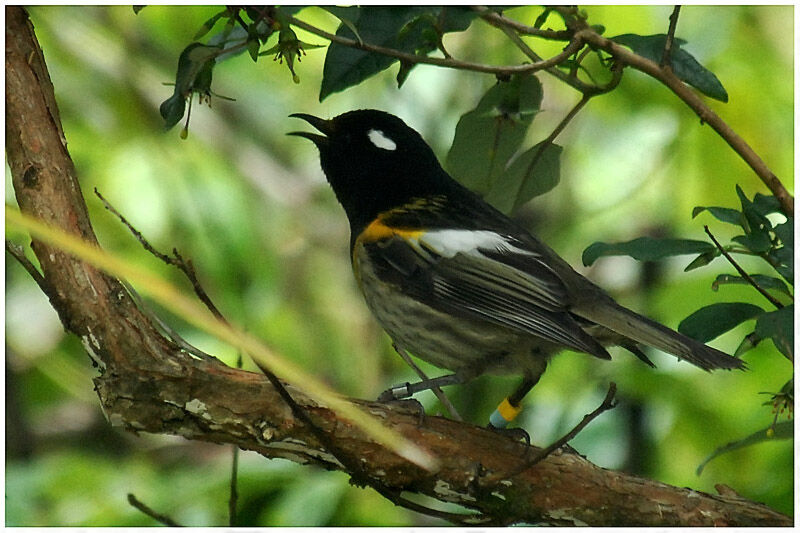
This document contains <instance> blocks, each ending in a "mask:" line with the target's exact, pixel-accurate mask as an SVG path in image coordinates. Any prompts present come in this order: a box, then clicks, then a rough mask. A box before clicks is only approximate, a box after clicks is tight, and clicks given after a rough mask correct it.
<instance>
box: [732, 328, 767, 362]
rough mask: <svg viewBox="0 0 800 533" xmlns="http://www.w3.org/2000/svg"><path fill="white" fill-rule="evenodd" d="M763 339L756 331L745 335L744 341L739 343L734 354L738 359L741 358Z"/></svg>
mask: <svg viewBox="0 0 800 533" xmlns="http://www.w3.org/2000/svg"><path fill="white" fill-rule="evenodd" d="M762 340H763V339H762V338H761V337H759V336H758V335H756V334H755V333H751V334H750V335H745V337H744V339H742V342H741V343H739V347H738V348H736V351H735V352H734V353H733V356H734V357H736V358H737V359H738V358H740V357H741V356H742V355H743V354H745V353H747V352H749V351H750V350H752V349H753V348H755V347H756V346H758V345H759V343H760V342H761V341H762Z"/></svg>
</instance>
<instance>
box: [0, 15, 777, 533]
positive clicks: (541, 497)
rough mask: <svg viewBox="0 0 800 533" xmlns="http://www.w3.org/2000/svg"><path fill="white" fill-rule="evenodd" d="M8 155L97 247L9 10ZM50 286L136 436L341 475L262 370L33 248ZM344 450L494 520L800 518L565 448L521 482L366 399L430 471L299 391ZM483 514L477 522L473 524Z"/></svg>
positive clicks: (763, 521) (68, 261)
mask: <svg viewBox="0 0 800 533" xmlns="http://www.w3.org/2000/svg"><path fill="white" fill-rule="evenodd" d="M6 150H7V155H8V162H9V166H10V168H11V173H12V177H13V184H14V190H15V193H16V196H17V201H18V203H19V206H20V209H21V210H22V211H24V212H25V213H27V214H30V215H33V216H36V217H38V218H39V219H41V220H43V221H45V222H46V223H48V224H50V225H53V226H56V227H59V228H62V229H64V230H66V231H69V232H71V233H73V234H76V235H79V236H81V237H82V238H83V239H85V240H87V241H89V242H91V243H94V244H96V242H97V241H96V238H95V236H94V232H93V230H92V227H91V224H90V221H89V218H88V214H87V211H86V205H85V203H84V200H83V196H82V194H81V189H80V185H79V183H78V180H77V176H76V172H75V168H74V166H73V164H72V161H71V159H70V157H69V154H68V152H67V148H66V142H65V140H64V136H63V134H62V131H61V123H60V119H59V116H58V109H57V106H56V103H55V98H54V96H53V90H52V85H51V83H50V79H49V76H48V74H47V70H46V66H45V63H44V58H43V56H42V54H41V51H40V50H39V47H38V44H37V42H36V38H35V35H34V32H33V27H32V25H31V24H30V21H29V20H28V17H27V13H26V12H25V10H24V9H23V8H21V7H17V6H12V7H6ZM32 247H33V250H34V252H35V254H36V256H37V258H38V260H39V262H40V265H41V269H42V273H43V275H44V282H43V283H41V285H42V289H43V290H44V291H45V292H46V294H47V295H48V297H49V298H50V301H51V303H52V305H53V307H54V308H55V309H56V311H57V312H58V314H59V316H60V318H61V320H62V322H63V323H64V326H65V327H66V328H67V329H68V330H69V331H71V332H72V333H74V334H75V335H78V336H79V337H80V338H81V339H82V340H83V343H84V346H85V347H86V349H87V352H88V353H89V354H90V356H91V357H92V358H93V360H95V361H96V362H97V363H98V367H99V375H98V376H97V377H96V378H95V385H96V389H97V392H98V395H99V398H100V402H101V405H102V407H103V410H104V412H105V414H106V416H107V418H108V420H109V421H110V422H111V423H112V424H113V425H115V426H119V427H120V428H124V429H127V430H132V431H146V432H151V433H169V434H176V435H181V436H183V437H185V438H188V439H196V440H204V441H209V442H216V443H233V444H236V445H238V446H240V447H242V448H244V449H250V450H255V451H257V452H258V453H261V454H262V455H264V456H265V457H268V458H276V457H282V458H286V459H290V460H292V461H297V462H300V463H309V464H315V465H319V466H322V467H324V468H330V469H344V467H343V466H342V464H341V463H340V462H339V460H337V458H336V457H334V456H333V455H332V454H331V453H330V452H328V451H326V450H324V449H323V448H322V445H321V443H320V442H319V441H318V439H317V438H316V437H315V433H314V432H313V431H310V430H309V428H308V427H307V426H306V425H305V424H303V423H302V422H300V421H298V420H297V419H295V418H294V417H293V416H292V413H291V410H290V408H289V407H288V406H287V405H286V404H285V403H284V402H283V401H282V399H281V398H280V396H279V394H278V393H277V391H276V390H275V389H274V388H273V387H272V386H271V385H270V383H269V382H268V381H267V380H266V379H265V378H264V377H263V376H261V375H259V374H254V373H251V372H245V371H242V370H236V369H233V368H229V367H226V366H224V365H222V364H221V363H218V362H215V361H207V360H199V359H196V358H193V357H191V356H189V355H188V354H186V353H184V352H182V351H181V350H180V349H179V348H178V347H177V346H176V345H175V344H174V343H173V342H171V341H170V340H168V339H166V338H164V337H163V336H162V335H161V334H160V333H159V332H158V331H157V329H156V328H155V327H154V326H153V324H152V323H151V322H150V320H149V319H148V318H147V316H145V315H144V314H143V313H141V312H140V310H139V309H138V308H137V307H136V305H135V303H134V302H133V300H132V299H131V297H130V296H129V294H128V293H127V291H126V290H125V289H124V287H123V286H122V284H121V283H120V282H119V281H118V280H116V279H113V278H111V277H110V276H107V275H106V274H104V273H103V272H100V271H99V270H97V269H95V268H94V267H92V266H91V265H88V264H86V263H84V262H82V261H80V260H77V259H76V258H74V257H72V256H70V255H68V254H65V253H62V252H61V251H59V250H58V249H56V248H52V247H49V246H46V245H44V244H43V243H41V242H36V241H34V242H33V243H32ZM289 391H290V392H291V393H292V395H293V396H294V397H295V399H296V401H297V402H298V403H299V404H300V405H302V406H304V407H305V408H306V409H307V410H308V413H309V415H310V418H311V419H312V420H313V422H314V424H315V425H316V426H317V427H319V428H321V429H322V430H324V431H325V432H326V433H327V434H328V438H329V439H330V442H332V443H335V445H336V449H337V453H339V454H345V455H346V456H347V457H349V458H350V459H349V460H348V461H345V462H346V463H347V464H352V463H353V460H352V459H353V458H357V463H358V464H360V465H361V472H349V474H350V475H353V476H354V479H360V480H363V479H364V476H365V475H366V476H369V477H371V478H373V479H376V480H379V481H380V483H382V484H383V485H384V486H385V487H387V488H388V489H390V490H391V491H397V492H399V491H410V492H416V493H421V494H426V495H428V496H431V497H433V498H436V499H438V500H443V501H451V502H457V503H460V504H463V505H464V506H466V507H468V508H471V509H475V510H478V511H480V513H481V515H482V518H483V519H486V520H488V521H489V523H494V524H509V523H515V522H528V523H549V524H560V525H587V524H588V525H606V526H623V525H628V526H633V525H639V526H643V525H649V526H689V525H693V526H701V525H704V526H712V525H738V526H757V525H760V526H766V525H781V526H789V525H791V524H792V521H791V519H790V518H788V517H786V516H784V515H782V514H779V513H777V512H775V511H773V510H771V509H769V508H768V507H766V506H764V505H761V504H758V503H754V502H750V501H748V500H745V499H742V498H739V497H737V496H730V495H728V496H723V495H719V496H717V495H710V494H705V493H701V492H697V491H693V490H691V489H686V488H677V487H672V486H669V485H665V484H663V483H658V482H655V481H651V480H647V479H642V478H638V477H635V476H631V475H627V474H624V473H620V472H613V471H609V470H605V469H602V468H600V467H598V466H596V465H594V464H592V463H590V462H589V461H587V460H586V459H585V458H583V457H581V456H579V455H575V454H568V453H556V454H553V455H551V456H549V457H547V458H546V459H545V460H544V461H542V462H541V463H539V464H537V465H536V466H534V467H533V468H530V469H529V470H527V471H525V472H523V473H522V474H519V475H517V476H515V477H513V478H507V477H506V476H504V472H510V471H512V470H513V469H514V468H515V467H516V466H517V465H518V464H520V461H522V460H523V459H522V458H523V456H524V454H525V453H526V452H530V453H532V454H533V453H535V452H536V451H537V449H536V448H529V447H527V446H525V445H523V444H521V443H518V442H513V441H511V440H509V439H508V438H506V437H504V436H501V435H498V434H496V433H494V432H491V431H488V430H485V429H482V428H478V427H474V426H471V425H469V424H465V423H460V422H454V421H451V420H447V419H444V418H440V417H424V418H420V417H419V416H418V414H417V413H416V412H413V411H408V410H406V409H404V408H402V407H397V406H387V405H383V404H376V403H368V402H361V401H359V400H354V401H355V402H359V403H361V404H363V405H365V406H367V408H368V410H369V411H370V412H371V413H373V414H374V415H375V416H377V417H379V418H380V419H382V420H383V421H384V422H385V424H386V425H387V426H389V427H391V428H393V429H394V430H396V431H398V432H400V433H401V434H403V435H404V436H406V437H407V438H409V439H412V440H414V441H415V442H417V443H419V444H420V445H421V446H423V447H425V448H426V449H428V450H430V451H431V452H432V453H433V454H434V455H435V456H436V457H437V458H438V459H439V460H440V465H441V466H440V468H439V470H438V471H437V472H427V471H425V470H422V469H420V468H418V467H416V466H414V465H412V464H410V463H408V462H407V461H405V460H403V459H401V458H399V457H398V456H396V455H394V454H393V453H391V452H389V451H387V450H386V449H384V448H382V447H381V446H379V445H377V444H375V443H374V442H372V441H370V440H369V439H367V438H365V437H364V435H363V434H362V433H361V432H360V431H359V430H358V429H357V428H355V427H353V426H352V424H350V423H349V422H348V421H347V420H344V419H342V418H340V417H339V416H338V415H337V413H336V412H334V411H332V410H330V409H328V408H326V407H325V406H321V405H316V404H314V403H313V402H312V401H310V400H309V399H308V398H307V397H306V396H305V395H304V394H303V393H302V391H300V390H297V389H294V388H292V387H289ZM476 519H477V517H476Z"/></svg>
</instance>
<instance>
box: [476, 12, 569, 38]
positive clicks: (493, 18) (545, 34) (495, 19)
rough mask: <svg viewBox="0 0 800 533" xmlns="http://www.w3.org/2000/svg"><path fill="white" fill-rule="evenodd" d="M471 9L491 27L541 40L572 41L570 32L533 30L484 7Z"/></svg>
mask: <svg viewBox="0 0 800 533" xmlns="http://www.w3.org/2000/svg"><path fill="white" fill-rule="evenodd" d="M472 9H474V10H475V11H477V12H479V13H480V14H481V18H482V19H484V20H485V21H487V22H488V23H490V24H491V25H493V26H506V27H508V28H511V29H513V30H514V31H516V32H517V33H522V34H525V35H531V36H533V37H541V38H542V39H549V40H551V41H569V40H570V39H572V32H571V31H569V30H543V29H541V28H534V27H533V26H528V25H526V24H522V23H521V22H517V21H516V20H513V19H510V18H508V17H506V16H505V15H502V14H500V13H496V12H494V11H492V10H490V9H489V8H488V7H486V6H472Z"/></svg>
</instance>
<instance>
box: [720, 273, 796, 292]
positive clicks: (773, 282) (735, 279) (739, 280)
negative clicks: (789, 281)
mask: <svg viewBox="0 0 800 533" xmlns="http://www.w3.org/2000/svg"><path fill="white" fill-rule="evenodd" d="M750 277H751V278H752V279H753V281H755V282H756V283H757V284H758V286H759V287H761V288H762V289H772V290H776V291H779V292H782V293H784V294H786V295H787V296H791V295H792V293H791V291H789V287H787V286H786V284H785V283H784V282H783V281H782V280H780V279H778V278H773V277H770V276H764V275H762V274H751V275H750ZM729 284H733V285H750V282H749V281H747V280H746V279H744V278H743V277H741V276H732V275H731V274H720V275H719V276H717V279H716V280H714V283H712V284H711V289H712V290H714V291H716V290H719V286H720V285H729Z"/></svg>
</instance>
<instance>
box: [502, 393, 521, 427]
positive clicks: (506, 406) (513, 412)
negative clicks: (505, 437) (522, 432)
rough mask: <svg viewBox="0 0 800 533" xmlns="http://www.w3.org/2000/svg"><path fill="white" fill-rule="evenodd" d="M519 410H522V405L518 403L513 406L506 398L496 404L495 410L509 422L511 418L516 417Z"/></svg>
mask: <svg viewBox="0 0 800 533" xmlns="http://www.w3.org/2000/svg"><path fill="white" fill-rule="evenodd" d="M521 411H522V406H521V405H518V406H517V407H514V406H513V405H511V403H510V402H509V401H508V398H506V399H505V400H503V401H502V402H500V405H498V406H497V412H498V413H500V416H502V417H503V418H504V419H505V421H506V422H511V421H512V420H514V419H515V418H517V415H518V414H519V413H520V412H521Z"/></svg>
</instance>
